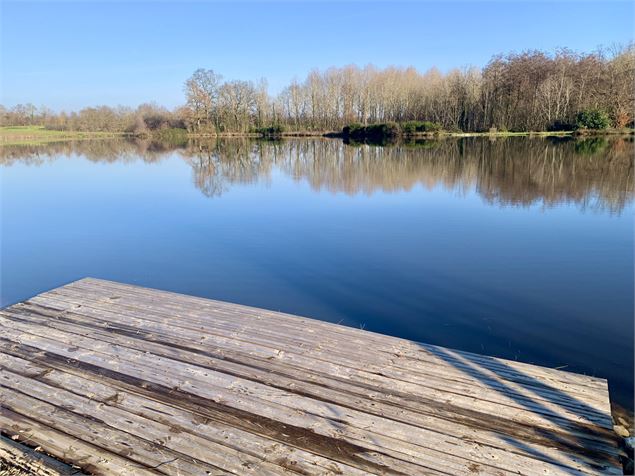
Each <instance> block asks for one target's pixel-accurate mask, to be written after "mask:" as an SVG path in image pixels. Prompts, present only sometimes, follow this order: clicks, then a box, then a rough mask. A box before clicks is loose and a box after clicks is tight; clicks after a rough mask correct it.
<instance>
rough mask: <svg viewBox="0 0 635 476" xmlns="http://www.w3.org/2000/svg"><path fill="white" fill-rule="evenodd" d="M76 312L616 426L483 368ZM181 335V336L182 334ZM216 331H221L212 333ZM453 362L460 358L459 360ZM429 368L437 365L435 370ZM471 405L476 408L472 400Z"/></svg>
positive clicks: (568, 400) (556, 393)
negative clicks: (407, 363)
mask: <svg viewBox="0 0 635 476" xmlns="http://www.w3.org/2000/svg"><path fill="white" fill-rule="evenodd" d="M46 302H47V304H48V305H49V306H55V305H56V301H55V300H52V299H48V300H47V301H46ZM74 312H75V313H82V314H83V315H86V316H91V317H94V318H95V319H99V316H104V317H106V318H107V319H108V321H111V322H113V321H116V320H117V319H118V318H119V319H123V320H127V321H130V320H131V319H140V321H136V323H135V325H136V326H144V327H140V328H142V329H143V328H147V327H145V326H146V325H145V324H144V323H143V322H141V321H153V323H155V324H158V325H159V326H161V325H163V326H166V325H167V326H169V328H170V329H171V330H172V331H173V333H174V332H177V334H176V335H179V336H180V335H183V333H185V335H188V336H189V337H190V338H192V336H194V337H193V339H195V340H196V341H198V342H205V343H213V344H214V345H217V344H218V343H219V341H220V342H224V343H232V342H233V343H234V344H235V345H239V346H241V347H243V348H247V347H249V346H254V345H255V346H256V347H260V348H263V347H264V348H269V349H273V350H274V351H275V359H276V360H277V361H279V362H284V361H286V360H290V359H293V358H294V357H295V355H300V356H304V357H309V358H311V360H313V361H314V362H321V363H323V362H329V363H334V362H337V363H338V364H341V365H347V366H352V367H353V368H355V367H357V368H359V367H365V368H364V369H363V371H364V372H366V373H370V374H372V375H373V376H374V377H377V376H379V377H387V378H388V379H391V380H394V381H392V382H390V385H391V386H394V385H398V386H403V385H413V384H414V385H421V386H422V387H423V388H424V389H425V392H426V394H430V392H431V391H434V390H440V391H443V392H448V391H449V392H452V393H456V394H458V395H461V396H469V397H472V398H476V399H478V400H481V399H483V400H486V401H487V402H488V403H489V402H494V403H501V404H504V405H507V406H511V407H513V408H517V409H520V410H523V409H524V407H529V408H530V409H531V410H532V411H535V413H541V412H547V413H550V412H551V413H553V410H554V408H555V409H557V413H558V415H559V416H563V415H564V413H566V412H567V410H570V411H569V414H571V415H573V418H574V419H586V420H588V421H590V422H593V423H596V424H599V425H601V426H604V427H605V428H607V429H610V428H611V426H612V425H611V423H610V420H607V417H606V415H607V413H606V412H607V411H608V408H604V409H603V411H602V409H601V408H597V407H596V406H595V404H594V402H593V401H587V402H585V401H581V400H580V399H579V398H573V397H572V396H569V395H568V394H566V393H565V392H564V391H563V390H560V389H558V390H555V389H554V390H553V391H551V392H550V391H548V390H545V391H540V392H539V391H536V390H528V389H527V388H526V387H525V386H522V385H519V384H517V383H514V382H508V381H505V380H503V379H500V378H498V377H497V375H488V374H486V371H485V370H483V369H480V368H476V369H473V372H477V374H478V378H472V380H471V381H470V380H463V381H461V380H456V379H452V378H448V377H447V376H444V374H443V372H436V373H435V372H434V371H432V373H428V374H427V375H426V374H421V375H418V374H416V373H414V372H406V371H404V370H399V369H392V368H391V367H390V366H389V365H385V366H381V365H378V364H376V363H374V362H373V361H371V360H370V358H368V357H366V358H365V357H364V356H363V355H359V356H357V359H353V358H352V357H355V354H354V352H353V351H351V352H349V353H348V354H350V355H346V354H344V355H341V354H342V353H341V352H338V351H336V350H333V351H329V352H326V351H321V350H317V351H316V350H314V349H311V348H307V347H300V346H297V345H294V343H293V342H285V340H284V338H283V337H279V338H277V337H275V336H274V337H269V338H264V337H262V335H263V334H265V332H264V331H260V330H259V331H258V332H255V331H254V332H251V333H244V332H242V333H240V334H239V333H236V332H229V333H227V332H222V333H220V334H219V333H218V328H210V327H204V326H198V327H197V326H189V327H188V326H187V324H180V323H176V322H175V319H174V318H173V317H170V316H164V317H157V316H155V315H151V314H149V313H147V314H143V313H142V312H140V311H136V312H135V311H127V312H126V314H119V315H118V314H117V313H115V312H113V311H112V309H111V308H109V306H107V305H101V306H100V305H99V304H94V303H85V304H84V305H82V307H81V309H77V310H76V311H74ZM151 329H152V328H151ZM154 329H155V330H156V329H157V327H154ZM179 331H180V333H178V332H179ZM208 331H209V332H208ZM213 332H217V333H216V334H214V333H213ZM243 334H246V335H247V336H249V337H248V340H244V339H246V338H245V337H243ZM252 336H258V337H252ZM205 338H207V340H205ZM272 343H273V344H272ZM280 343H286V344H287V345H285V346H284V350H282V349H278V348H277V347H282V346H281V345H275V344H280ZM351 355H352V357H351ZM449 355H450V354H448V357H447V358H448V359H450V358H451V357H450V356H449ZM452 358H454V359H458V358H455V357H452ZM360 362H364V363H365V364H366V365H363V364H360ZM336 365H337V364H336ZM457 365H458V364H457ZM467 365H468V366H471V367H475V366H474V365H473V364H469V363H468V364H467ZM430 368H434V367H433V366H431V367H430ZM360 370H361V369H360ZM439 377H440V378H439ZM444 377H445V378H444ZM605 405H606V404H602V405H601V407H605ZM469 406H470V407H471V406H473V403H472V402H471V401H470V403H469ZM598 406H600V405H598ZM533 415H534V413H532V416H533Z"/></svg>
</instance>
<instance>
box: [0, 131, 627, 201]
mask: <svg viewBox="0 0 635 476" xmlns="http://www.w3.org/2000/svg"><path fill="white" fill-rule="evenodd" d="M175 153H176V154H178V156H180V157H181V158H182V159H183V160H185V161H186V162H187V163H188V164H189V166H190V167H191V168H192V172H193V182H194V185H195V186H196V187H197V188H198V189H199V190H200V191H201V192H202V193H203V194H204V195H206V196H208V197H218V196H221V195H222V194H223V193H225V192H226V191H228V190H229V189H230V188H231V187H232V186H233V185H236V184H248V183H255V182H257V181H268V180H270V178H271V175H272V173H273V171H274V169H277V170H280V171H282V172H284V173H285V174H287V175H288V176H290V177H293V178H294V179H295V180H302V181H306V182H307V183H309V184H310V186H311V187H312V188H313V189H314V190H316V191H322V190H326V191H329V192H333V193H346V194H350V195H353V194H360V193H362V194H373V193H375V192H387V193H390V192H397V191H403V190H410V189H411V188H413V187H415V186H417V185H419V186H423V187H426V188H434V187H437V186H442V187H444V188H445V189H450V190H454V191H457V192H465V191H469V190H475V191H476V192H477V193H478V194H479V195H480V196H481V197H482V198H483V199H484V200H486V201H487V202H488V203H490V204H493V205H497V206H530V205H535V204H538V205H542V206H545V207H552V206H555V205H558V204H562V203H572V204H575V205H576V206H577V207H578V208H579V209H580V210H599V211H605V212H609V213H614V214H619V213H620V212H621V211H622V210H623V209H624V207H625V206H626V205H627V204H629V203H630V202H632V200H633V187H632V184H633V140H632V138H630V137H617V138H604V137H602V138H587V139H575V140H574V139H568V140H563V139H545V138H507V139H497V140H488V139H483V138H463V139H445V140H438V141H422V142H413V143H403V144H395V145H391V146H388V147H377V146H371V145H347V144H343V143H342V142H340V141H337V140H328V139H311V140H285V141H278V142H276V141H252V140H244V139H231V140H219V141H214V142H190V143H188V144H182V145H170V144H162V143H157V142H151V141H136V142H132V141H117V140H103V141H79V142H64V143H55V144H49V145H46V146H20V147H3V148H0V163H2V164H3V165H11V164H13V163H15V162H24V163H27V164H32V165H38V164H42V163H44V162H47V161H51V160H57V159H58V158H60V157H72V156H83V157H85V158H86V159H88V160H90V161H95V162H130V161H137V160H143V161H145V162H158V161H161V160H163V159H164V158H166V157H168V156H170V155H172V154H175Z"/></svg>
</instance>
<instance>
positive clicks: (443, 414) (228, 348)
mask: <svg viewBox="0 0 635 476" xmlns="http://www.w3.org/2000/svg"><path fill="white" fill-rule="evenodd" d="M0 410H2V412H3V413H2V417H0V430H3V431H5V432H7V429H8V431H9V433H10V432H16V431H17V432H22V433H24V434H26V432H28V435H29V438H31V439H32V441H33V442H34V443H35V444H40V445H42V443H44V445H46V447H45V450H46V451H47V452H48V453H50V454H52V455H54V456H56V457H59V458H61V459H62V460H64V461H69V462H73V463H76V462H80V463H81V462H82V461H83V462H84V463H86V465H89V466H90V468H91V469H92V472H95V473H96V474H142V473H143V472H144V471H146V472H147V473H162V474H200V473H201V472H204V471H209V472H210V474H216V473H217V472H219V471H220V472H221V473H220V474H226V473H232V474H264V475H274V474H276V475H277V474H281V475H284V474H315V475H318V474H320V475H322V474H353V475H354V474H360V475H361V474H394V475H417V474H426V475H428V474H429V475H439V474H497V475H501V474H523V475H527V476H534V475H536V476H537V475H550V474H553V475H556V474H574V473H575V474H620V468H619V460H618V458H619V456H620V450H619V449H618V448H617V445H616V442H615V437H614V435H613V433H612V432H611V418H610V407H609V403H608V389H607V385H606V381H605V380H602V379H598V378H595V377H589V376H581V375H576V374H571V373H567V372H562V371H558V370H554V369H544V368H540V367H536V366H532V365H529V364H524V363H518V362H509V361H505V360H502V359H496V358H492V357H485V356H478V355H475V354H470V353H466V352H460V351H455V350H450V349H444V348H441V347H437V346H430V345H426V344H420V343H414V342H410V341H407V340H403V339H397V338H393V337H389V336H382V335H379V334H373V333H369V332H366V331H362V330H359V329H353V328H346V327H343V326H337V325H334V324H329V323H324V322H320V321H315V320H311V319H307V318H299V317H296V316H291V315H287V314H283V313H277V312H273V311H265V310H261V309H256V308H250V307H246V306H240V305H235V304H230V303H222V302H219V301H211V300H207V299H202V298H194V297H189V296H183V295H178V294H174V293H169V292H165V291H155V290H149V289H144V288H139V287H134V286H128V285H121V284H118V283H113V282H109V281H102V280H94V279H84V280H80V281H78V282H75V283H71V284H69V285H67V286H64V287H62V288H57V289H55V290H52V291H49V292H46V293H43V294H41V295H38V296H36V297H34V298H32V299H30V300H27V301H26V302H24V303H20V304H16V305H14V306H11V307H9V308H7V309H5V310H2V311H0ZM71 434H72V435H73V439H72V441H76V442H77V445H76V446H72V443H71V441H69V437H68V436H64V435H71ZM49 447H50V449H49ZM91 450H92V453H91ZM95 454H97V455H99V454H101V455H102V456H101V457H95ZM102 459H103V460H104V461H105V462H104V463H103V464H102V463H100V461H101V460H102ZM80 466H82V467H85V466H83V465H81V464H80ZM135 471H136V472H135ZM215 472H216V473H215Z"/></svg>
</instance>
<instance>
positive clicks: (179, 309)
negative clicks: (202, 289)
mask: <svg viewBox="0 0 635 476" xmlns="http://www.w3.org/2000/svg"><path fill="white" fill-rule="evenodd" d="M90 283H91V281H88V283H86V284H85V283H84V280H82V281H80V282H77V283H72V284H71V285H69V286H67V287H63V288H58V289H56V290H53V291H51V292H50V293H46V294H44V295H42V297H44V296H51V297H53V299H55V298H54V296H56V295H58V294H59V295H67V296H73V294H72V293H73V292H74V291H73V290H74V289H76V288H77V289H78V290H79V298H80V300H82V301H84V302H87V301H89V298H90V296H91V295H92V296H94V297H95V298H97V299H99V298H101V300H102V302H110V303H112V301H113V298H116V299H114V300H116V301H117V307H118V308H120V307H123V306H126V305H131V306H141V307H142V308H144V310H146V311H152V313H153V314H157V313H158V314H160V313H161V311H168V312H169V313H170V314H169V315H170V316H171V317H172V318H175V317H179V318H180V319H183V320H188V321H193V322H196V323H200V322H201V321H200V320H197V317H198V318H201V317H202V318H203V320H204V323H209V322H210V321H211V320H213V323H214V325H216V324H218V325H219V326H220V325H222V324H223V320H222V319H223V317H226V318H228V319H230V323H234V324H238V323H241V322H242V323H246V324H247V325H248V326H254V327H258V324H266V323H267V321H268V319H270V318H275V329H281V330H284V332H285V333H286V334H288V335H289V336H294V337H295V338H298V339H300V342H301V341H302V339H303V338H304V337H307V336H311V335H313V336H314V337H319V341H320V345H321V346H327V345H328V343H329V342H331V341H330V340H329V336H330V335H332V336H334V338H333V342H335V343H341V342H342V341H345V342H346V343H347V345H348V346H349V347H351V348H355V349H358V350H362V351H366V352H368V343H369V342H373V343H374V344H376V345H375V346H374V347H373V348H372V351H373V355H377V354H382V353H384V354H387V355H386V357H387V358H388V359H394V358H395V357H396V356H398V357H400V360H401V359H406V358H408V359H415V360H417V361H420V360H423V361H425V362H426V363H427V364H434V365H443V366H445V367H446V368H448V370H452V367H453V366H452V365H448V364H447V362H444V361H443V360H439V358H438V357H436V358H435V354H437V353H436V352H434V351H436V350H438V349H441V350H445V351H447V350H449V349H442V348H438V347H436V346H429V345H426V344H420V343H416V344H413V343H412V342H410V341H404V340H403V339H396V338H392V337H388V336H382V335H379V334H374V333H369V332H367V331H361V330H359V329H354V328H348V327H344V326H334V325H333V324H328V323H324V322H321V321H316V320H312V319H308V318H300V319H298V318H297V317H294V316H289V315H285V314H281V313H275V312H272V311H265V310H261V309H255V308H249V307H245V306H237V305H232V304H228V303H222V302H218V301H210V302H211V304H210V303H207V306H204V305H203V304H201V305H198V304H194V303H198V302H199V301H201V299H200V298H190V297H189V296H180V295H175V294H173V293H167V292H163V294H165V295H166V299H160V300H159V299H157V297H156V296H153V294H152V293H154V291H153V290H144V289H143V288H135V287H130V289H127V288H126V287H124V288H122V287H121V285H118V284H116V283H110V282H104V284H103V286H98V287H95V286H94V285H91V284H90ZM111 284H113V286H114V288H110V285H111ZM69 293H70V294H69ZM126 296H128V297H129V298H131V299H132V300H133V301H132V302H128V304H126ZM168 296H169V299H167V297H168ZM173 296H175V297H173ZM203 301H207V300H203ZM210 312H211V314H210ZM293 319H295V321H294V320H293ZM260 329H262V330H263V331H267V327H265V326H261V327H260ZM275 329H269V330H275ZM318 332H319V334H318ZM360 333H362V334H361V336H360ZM316 334H317V335H316ZM362 336H363V337H362ZM386 344H387V345H386ZM402 346H403V347H404V348H408V349H410V351H406V350H403V349H402ZM452 352H453V353H454V354H456V355H460V356H462V357H463V358H469V360H470V361H471V362H475V363H479V365H481V366H482V367H483V368H487V369H491V370H495V371H496V372H497V375H499V376H501V377H507V378H510V379H521V380H522V379H523V377H524V383H525V384H533V385H537V386H539V385H540V383H541V382H540V381H539V380H538V381H537V379H538V378H541V377H542V376H543V375H548V377H545V378H547V379H553V381H554V382H561V383H566V382H569V381H571V382H572V383H574V384H575V386H573V387H571V388H570V389H569V390H571V391H573V392H575V391H577V390H579V389H580V387H582V389H584V387H585V386H588V385H590V386H592V387H593V388H596V389H597V388H600V389H605V388H606V382H605V381H604V380H602V379H597V378H594V377H589V376H583V375H578V374H572V373H569V372H562V371H558V370H553V369H545V368H541V367H539V368H536V369H533V370H532V372H531V375H530V376H525V375H524V374H523V373H522V369H523V368H528V369H531V366H527V365H526V364H522V363H518V362H510V361H503V360H501V359H495V358H492V357H485V356H479V355H476V354H469V353H466V352H459V351H452ZM408 370H413V369H412V368H408ZM417 370H420V368H415V369H414V371H417ZM514 370H516V371H514ZM589 395H591V396H593V395H595V393H590V394H589Z"/></svg>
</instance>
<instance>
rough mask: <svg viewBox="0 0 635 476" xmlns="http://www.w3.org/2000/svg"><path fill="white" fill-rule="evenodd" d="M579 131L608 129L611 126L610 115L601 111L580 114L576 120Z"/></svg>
mask: <svg viewBox="0 0 635 476" xmlns="http://www.w3.org/2000/svg"><path fill="white" fill-rule="evenodd" d="M575 124H576V128H577V129H594V130H598V129H606V128H607V127H609V126H610V125H611V120H610V119H609V115H608V114H607V113H606V112H604V111H600V110H599V109H589V110H586V111H582V112H579V113H578V115H577V116H576V119H575Z"/></svg>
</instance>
